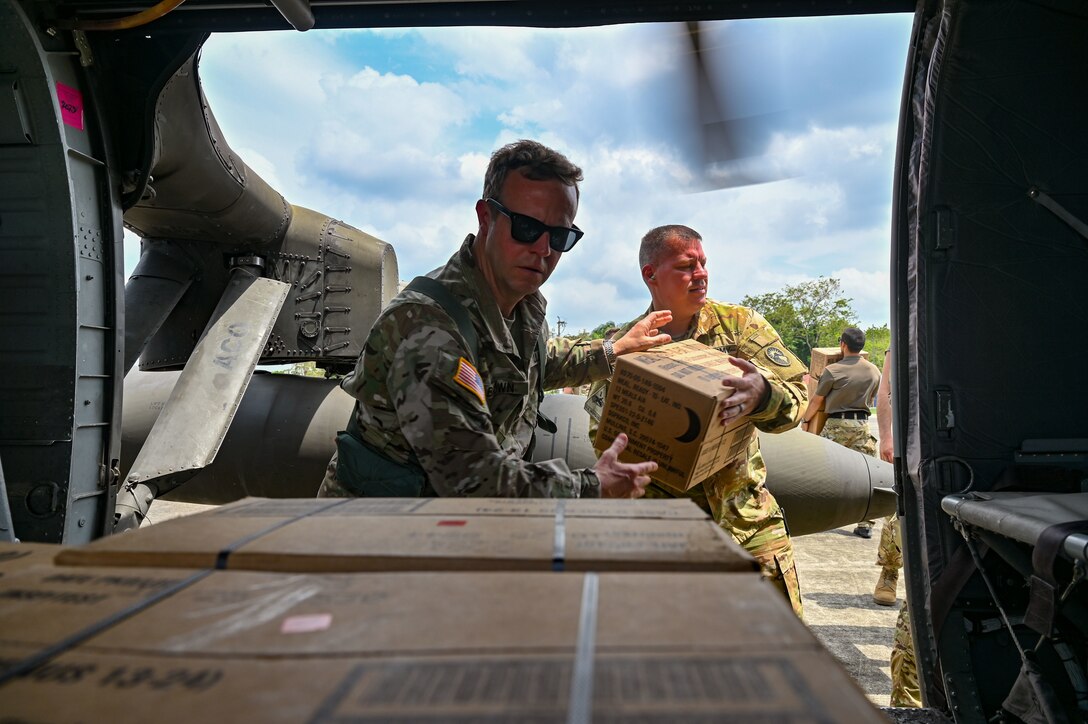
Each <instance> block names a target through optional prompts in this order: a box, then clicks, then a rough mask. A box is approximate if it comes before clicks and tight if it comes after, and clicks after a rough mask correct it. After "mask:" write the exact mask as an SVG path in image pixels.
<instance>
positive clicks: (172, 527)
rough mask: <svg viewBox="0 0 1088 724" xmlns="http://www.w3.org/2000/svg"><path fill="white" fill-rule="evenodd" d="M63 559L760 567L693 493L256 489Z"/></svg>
mask: <svg viewBox="0 0 1088 724" xmlns="http://www.w3.org/2000/svg"><path fill="white" fill-rule="evenodd" d="M57 561H58V563H61V564H63V565H97V566H101V565H107V566H174V567H182V568H217V567H218V568H228V569H232V570H257V571H285V572H309V573H314V572H362V571H442V570H445V571H451V570H460V571H486V570H507V571H514V570H518V571H529V570H570V571H585V570H594V571H718V572H723V571H749V572H750V571H754V570H757V566H756V563H755V560H754V559H753V558H752V557H751V556H750V555H748V553H746V552H745V551H744V550H743V549H741V548H740V547H739V546H738V545H737V544H736V543H735V542H734V541H733V540H732V538H730V537H729V536H728V535H726V534H725V533H724V532H723V531H722V530H721V528H719V527H718V526H717V525H716V524H715V523H714V522H713V521H712V520H710V518H709V516H707V514H706V513H704V512H703V511H702V510H701V509H700V508H699V507H698V506H696V505H695V504H694V503H692V502H691V501H690V500H637V501H636V500H473V499H449V498H431V499H426V498H424V499H419V498H393V499H375V498H356V499H328V498H325V499H302V500H270V499H264V498H246V499H244V500H241V501H238V502H236V503H232V504H230V505H225V506H222V507H219V508H215V509H213V510H211V511H208V512H205V513H201V514H198V515H194V516H188V517H184V518H175V519H173V520H169V521H166V522H165V523H161V524H159V525H154V526H149V527H145V528H142V529H140V530H138V531H133V532H130V533H125V534H124V535H120V536H112V537H108V538H103V539H101V540H98V541H95V542H94V543H91V544H89V545H86V546H82V547H79V548H71V549H68V550H66V551H64V552H63V553H62V554H61V555H60V556H58V558H57Z"/></svg>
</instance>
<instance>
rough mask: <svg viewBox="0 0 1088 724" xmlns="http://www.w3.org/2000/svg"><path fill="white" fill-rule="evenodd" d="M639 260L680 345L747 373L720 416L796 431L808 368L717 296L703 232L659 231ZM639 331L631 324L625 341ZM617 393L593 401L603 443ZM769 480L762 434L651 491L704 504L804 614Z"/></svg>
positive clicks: (596, 392) (748, 315)
mask: <svg viewBox="0 0 1088 724" xmlns="http://www.w3.org/2000/svg"><path fill="white" fill-rule="evenodd" d="M638 260H639V266H640V267H641V269H642V280H643V281H644V282H645V283H646V286H647V287H648V288H649V290H650V297H651V299H652V303H651V305H650V310H649V311H650V313H652V312H653V311H654V310H660V309H668V310H671V311H672V321H671V322H669V323H667V324H665V325H664V326H663V327H662V328H661V329H662V331H664V332H667V333H668V334H669V335H670V336H671V337H672V338H673V340H676V341H681V340H685V339H693V340H695V341H697V342H702V343H703V344H705V345H708V346H710V347H714V348H715V349H719V350H721V351H723V352H726V353H728V354H729V355H730V356H731V357H730V359H731V361H732V363H733V364H734V365H736V366H737V367H738V368H739V369H740V370H741V371H742V373H743V375H742V376H741V377H735V378H728V379H726V380H723V381H722V384H723V385H726V386H728V387H732V388H733V393H732V395H730V396H729V397H728V398H727V399H726V400H725V401H724V403H723V405H722V408H721V410H720V412H719V418H720V420H721V423H722V424H723V425H725V424H729V423H731V422H733V421H734V420H736V419H737V418H739V417H742V416H747V417H748V419H750V420H751V421H752V422H753V423H755V426H756V427H757V428H759V430H761V431H762V432H768V433H776V432H784V431H785V430H789V429H790V428H792V427H794V426H796V425H797V422H798V420H800V419H801V414H802V413H803V412H804V410H805V401H806V399H807V397H808V393H807V392H806V391H805V386H804V384H803V382H802V378H803V376H804V374H805V368H804V365H802V364H801V362H800V360H798V359H797V358H796V357H795V356H794V355H793V353H791V352H790V351H789V350H788V349H787V348H786V346H785V345H784V344H783V343H782V340H781V338H780V337H779V336H778V333H777V332H776V331H775V330H774V328H773V327H772V326H771V325H770V324H769V323H768V322H767V320H766V319H764V318H763V317H762V316H761V315H760V314H759V313H758V312H756V311H754V310H751V309H748V308H746V307H740V306H737V305H735V304H726V303H724V302H717V301H714V300H712V299H708V298H707V279H708V276H707V268H706V262H707V260H706V254H705V253H704V252H703V242H702V237H701V236H700V235H699V233H698V232H696V231H695V230H693V229H691V228H689V227H687V226H680V225H672V226H660V227H658V228H656V229H652V230H650V231H649V232H647V234H646V235H645V236H644V237H643V238H642V245H641V247H640V248H639V256H638ZM637 324H638V322H637V321H634V322H630V323H628V324H626V325H624V326H623V327H620V330H619V331H618V332H617V334H624V333H626V332H627V331H628V330H630V329H633V328H635V327H636V326H637ZM607 391H608V381H607V380H604V381H601V382H596V383H594V384H593V387H592V389H591V392H590V396H589V400H588V401H587V403H586V410H587V411H588V412H589V413H590V418H591V419H590V435H591V436H593V437H595V436H596V434H597V425H598V423H599V422H600V417H601V412H602V409H603V406H604V398H605V395H606V394H607ZM766 478H767V470H766V467H765V466H764V464H763V456H762V455H761V454H760V451H759V440H758V438H755V437H753V439H752V442H751V443H750V444H749V446H748V451H747V453H746V454H745V455H743V456H741V457H740V458H739V459H738V460H736V461H734V462H733V463H731V464H729V465H727V466H726V467H725V468H723V469H721V470H719V471H718V472H716V473H714V474H713V475H711V476H710V477H709V478H707V479H706V480H703V481H702V482H700V483H698V484H696V485H695V486H693V487H691V488H689V489H688V490H677V489H674V488H672V487H669V486H666V485H664V484H662V483H660V482H658V481H656V480H655V481H653V482H651V483H650V485H649V486H648V487H647V488H646V494H647V495H648V496H650V497H688V498H691V499H692V500H694V501H695V502H696V503H697V504H698V505H699V506H700V507H701V508H703V510H706V511H707V512H708V513H710V515H711V516H713V518H714V520H715V521H717V522H718V524H719V525H720V526H721V527H722V528H723V529H724V530H725V531H726V532H727V533H729V534H730V535H731V536H733V538H734V539H735V540H736V541H737V543H739V544H740V545H741V546H743V547H744V549H745V550H747V551H748V552H749V553H751V554H752V555H753V556H755V558H756V560H758V561H759V564H760V566H761V567H762V568H763V571H764V573H765V574H766V575H767V576H769V577H770V578H771V580H772V581H773V582H774V584H775V585H776V586H777V587H778V588H779V589H780V590H781V591H782V593H783V594H784V595H785V596H786V597H787V598H788V599H789V601H790V605H792V606H793V610H794V611H796V612H797V615H798V616H801V614H802V605H801V588H800V583H799V581H798V577H797V569H796V567H795V565H794V559H793V543H792V541H791V540H790V536H789V532H788V531H787V529H786V520H785V517H784V515H783V512H782V508H781V507H780V506H779V505H778V501H776V500H775V499H774V496H773V495H771V492H770V491H769V490H767V489H766V488H765V487H764V485H763V483H764V481H765V480H766Z"/></svg>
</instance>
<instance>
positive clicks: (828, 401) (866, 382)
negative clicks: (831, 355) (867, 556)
mask: <svg viewBox="0 0 1088 724" xmlns="http://www.w3.org/2000/svg"><path fill="white" fill-rule="evenodd" d="M864 348H865V332H862V331H861V330H860V329H858V328H857V327H847V328H846V329H844V330H843V331H842V335H841V336H840V337H839V351H840V352H842V359H841V360H839V361H838V362H835V363H834V364H830V365H828V366H827V367H825V368H824V372H823V374H822V375H820V381H819V382H818V383H817V384H816V394H815V395H814V396H813V397H812V402H811V403H810V404H809V409H810V410H812V411H813V412H812V413H811V414H810V415H809V417H808V419H805V420H802V421H801V425H802V427H804V428H806V429H807V428H808V425H809V423H810V422H811V421H812V415H814V414H815V412H816V410H819V409H820V407H821V406H823V408H824V409H825V410H826V411H827V422H825V423H824V429H823V430H822V431H821V432H820V437H826V438H827V439H829V440H834V441H835V442H837V443H839V444H840V445H842V446H844V447H848V448H850V449H851V450H857V451H858V452H859V453H864V454H865V455H871V456H873V457H875V456H876V438H875V437H873V433H872V431H870V430H869V403H870V402H872V400H873V397H874V396H875V395H876V388H877V385H879V384H880V369H879V368H878V367H877V366H876V365H874V364H873V363H872V362H870V361H869V360H867V359H864V358H862V356H861V350H863V349H864ZM873 523H874V521H871V520H865V521H862V522H860V523H858V526H857V527H856V528H855V529H854V534H855V535H859V536H861V537H862V538H871V537H872V536H873Z"/></svg>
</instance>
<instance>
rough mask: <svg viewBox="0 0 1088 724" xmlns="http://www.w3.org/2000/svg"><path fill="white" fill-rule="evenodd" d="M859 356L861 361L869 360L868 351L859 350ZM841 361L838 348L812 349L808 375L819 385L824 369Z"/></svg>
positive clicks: (840, 353)
mask: <svg viewBox="0 0 1088 724" xmlns="http://www.w3.org/2000/svg"><path fill="white" fill-rule="evenodd" d="M861 356H862V358H863V359H869V352H868V350H864V349H863V350H861ZM841 360H842V351H841V350H840V349H839V348H838V347H813V348H812V356H811V358H810V359H809V365H808V373H809V374H810V375H812V379H813V380H815V381H816V382H817V383H819V382H820V375H822V374H823V373H824V368H825V367H827V366H828V365H831V364H835V363H836V362H839V361H841Z"/></svg>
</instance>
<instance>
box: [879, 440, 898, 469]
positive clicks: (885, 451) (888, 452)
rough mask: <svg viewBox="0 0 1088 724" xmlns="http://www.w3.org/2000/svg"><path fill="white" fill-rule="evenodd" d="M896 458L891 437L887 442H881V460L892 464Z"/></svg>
mask: <svg viewBox="0 0 1088 724" xmlns="http://www.w3.org/2000/svg"><path fill="white" fill-rule="evenodd" d="M894 457H895V450H894V448H893V446H892V439H891V437H889V438H888V439H887V440H881V441H880V459H881V460H883V461H884V462H886V463H890V462H892V460H893V458H894Z"/></svg>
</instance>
